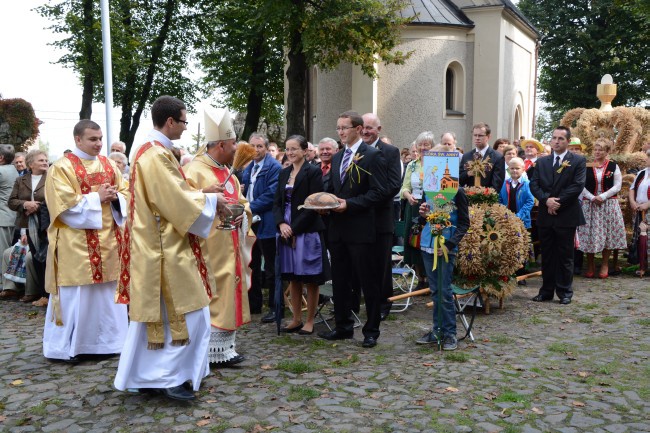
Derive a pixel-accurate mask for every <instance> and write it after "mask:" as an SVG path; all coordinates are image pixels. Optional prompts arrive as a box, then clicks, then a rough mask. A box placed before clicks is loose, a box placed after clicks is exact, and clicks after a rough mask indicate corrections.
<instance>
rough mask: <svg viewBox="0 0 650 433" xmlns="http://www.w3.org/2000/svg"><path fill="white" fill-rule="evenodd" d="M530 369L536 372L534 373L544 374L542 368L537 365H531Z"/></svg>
mask: <svg viewBox="0 0 650 433" xmlns="http://www.w3.org/2000/svg"><path fill="white" fill-rule="evenodd" d="M530 371H532V372H533V373H536V374H544V370H542V369H541V368H539V367H532V368H531V369H530Z"/></svg>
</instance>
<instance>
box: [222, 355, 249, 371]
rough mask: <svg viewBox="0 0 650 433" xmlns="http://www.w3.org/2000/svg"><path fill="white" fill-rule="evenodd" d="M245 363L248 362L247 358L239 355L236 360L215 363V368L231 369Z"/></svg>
mask: <svg viewBox="0 0 650 433" xmlns="http://www.w3.org/2000/svg"><path fill="white" fill-rule="evenodd" d="M244 361H246V357H245V356H244V355H237V356H235V357H234V358H231V359H229V360H228V361H223V362H215V363H214V366H215V367H217V368H230V367H234V366H235V365H237V364H240V363H242V362H244Z"/></svg>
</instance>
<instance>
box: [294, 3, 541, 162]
mask: <svg viewBox="0 0 650 433" xmlns="http://www.w3.org/2000/svg"><path fill="white" fill-rule="evenodd" d="M402 16H404V17H411V18H413V21H412V22H411V23H410V24H408V25H407V26H406V27H405V28H404V29H403V30H402V42H401V45H400V46H399V47H397V49H399V50H401V51H403V52H408V51H413V54H412V55H411V58H409V59H408V60H407V61H406V63H405V64H404V65H399V66H396V65H388V66H387V65H384V64H382V63H379V64H377V65H376V68H377V72H378V73H379V78H378V79H376V80H373V79H370V78H368V77H367V76H365V75H363V73H362V72H361V69H360V68H359V67H357V66H354V65H351V64H343V65H341V66H339V68H338V69H336V70H334V71H331V72H324V71H320V70H318V69H317V68H312V69H311V71H310V76H309V77H308V82H309V92H308V97H307V98H308V104H307V110H306V111H307V115H306V122H305V123H306V129H307V135H308V138H309V140H310V141H312V142H314V143H318V141H319V140H320V139H322V138H324V137H332V138H334V139H336V140H338V136H337V135H336V130H335V128H336V120H337V118H338V115H339V114H340V113H342V112H343V111H346V110H349V109H352V110H355V111H358V112H359V113H360V114H363V113H367V112H373V113H376V114H377V115H378V116H379V118H380V119H381V124H382V128H383V129H382V134H383V135H387V136H388V137H389V138H390V139H391V140H392V141H393V144H394V145H396V146H398V147H402V148H403V147H408V146H409V145H410V144H411V143H412V142H413V141H414V140H415V138H416V137H417V136H418V134H419V133H420V132H423V131H433V133H434V134H435V135H436V136H437V137H440V135H441V134H442V133H443V132H447V131H451V132H454V133H455V134H456V136H457V144H458V146H459V147H461V148H462V149H464V150H465V151H467V150H470V149H471V148H472V140H471V138H472V137H471V134H472V131H471V128H472V125H474V124H475V123H478V122H486V123H488V124H489V125H490V127H491V129H492V134H491V139H490V145H491V144H492V143H494V140H496V139H497V138H501V137H503V138H508V139H510V140H513V139H518V138H519V137H520V136H525V137H530V136H531V135H532V132H533V122H534V118H535V97H536V92H535V88H536V84H537V83H536V81H537V46H538V40H539V37H540V35H539V33H538V32H537V30H536V29H535V27H533V25H532V24H531V23H530V22H529V21H528V20H527V19H526V17H524V15H523V14H522V12H521V11H520V10H519V9H517V7H516V6H515V5H514V4H513V3H512V2H511V1H510V0H411V1H410V6H409V7H407V8H405V9H404V10H403V11H402Z"/></svg>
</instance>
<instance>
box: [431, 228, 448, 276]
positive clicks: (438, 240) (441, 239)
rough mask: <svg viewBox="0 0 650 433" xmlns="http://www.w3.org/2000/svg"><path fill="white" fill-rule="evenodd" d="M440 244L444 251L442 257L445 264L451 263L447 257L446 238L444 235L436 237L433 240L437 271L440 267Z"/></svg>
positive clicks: (434, 263) (434, 264) (434, 267)
mask: <svg viewBox="0 0 650 433" xmlns="http://www.w3.org/2000/svg"><path fill="white" fill-rule="evenodd" d="M438 244H440V248H441V249H442V255H443V256H444V257H445V263H448V262H449V257H448V256H447V251H448V250H447V247H446V246H445V237H444V236H442V235H436V237H435V238H434V239H433V270H434V271H435V270H436V268H437V267H438Z"/></svg>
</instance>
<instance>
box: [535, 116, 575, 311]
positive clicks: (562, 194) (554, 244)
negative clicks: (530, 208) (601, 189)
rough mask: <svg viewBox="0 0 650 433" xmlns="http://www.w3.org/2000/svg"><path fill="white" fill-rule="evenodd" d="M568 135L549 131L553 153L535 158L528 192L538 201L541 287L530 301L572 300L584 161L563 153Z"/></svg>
mask: <svg viewBox="0 0 650 433" xmlns="http://www.w3.org/2000/svg"><path fill="white" fill-rule="evenodd" d="M570 139H571V131H570V130H569V129H568V128H566V127H564V126H558V127H557V128H555V130H554V131H553V138H552V140H551V147H552V148H553V153H552V154H551V155H549V156H545V157H543V158H539V159H538V160H537V164H536V165H535V171H534V173H533V179H532V180H531V181H530V190H531V191H532V193H533V195H534V196H535V198H537V200H539V213H538V215H537V230H538V233H539V240H540V243H541V248H542V281H543V282H542V287H541V288H540V289H539V294H538V295H537V296H535V297H534V298H533V301H536V302H542V301H550V300H552V299H553V293H557V296H558V298H560V304H562V305H567V304H570V303H571V297H572V296H573V289H572V288H571V285H572V283H573V245H574V240H575V234H576V227H577V226H580V225H583V224H585V217H584V215H583V214H582V208H581V207H580V202H579V200H578V196H579V195H580V193H581V192H582V190H583V189H584V187H585V178H586V173H587V169H586V161H585V158H584V157H582V156H580V155H576V154H574V153H571V152H569V151H568V150H567V148H568V146H569V140H570Z"/></svg>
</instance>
